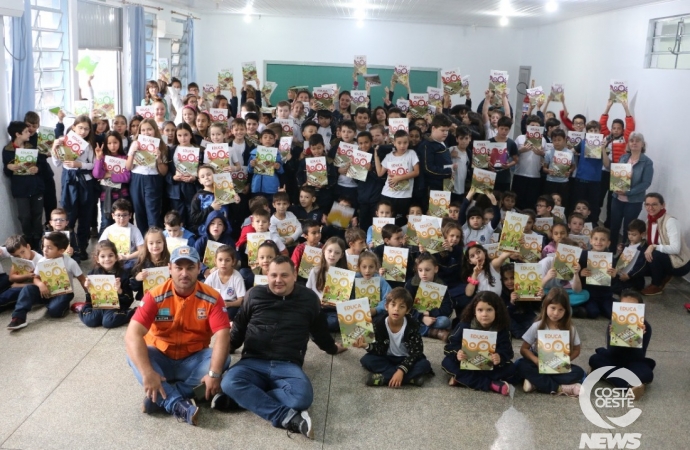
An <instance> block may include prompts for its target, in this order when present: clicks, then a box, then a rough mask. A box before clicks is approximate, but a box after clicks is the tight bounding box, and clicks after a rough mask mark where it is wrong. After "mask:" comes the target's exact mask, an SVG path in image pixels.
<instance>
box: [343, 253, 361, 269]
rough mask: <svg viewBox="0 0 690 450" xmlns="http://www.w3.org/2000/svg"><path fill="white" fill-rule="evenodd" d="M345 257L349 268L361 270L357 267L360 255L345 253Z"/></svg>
mask: <svg viewBox="0 0 690 450" xmlns="http://www.w3.org/2000/svg"><path fill="white" fill-rule="evenodd" d="M345 259H347V270H351V271H353V272H359V268H358V267H357V266H358V264H359V255H351V254H349V253H345Z"/></svg>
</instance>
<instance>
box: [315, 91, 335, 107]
mask: <svg viewBox="0 0 690 450" xmlns="http://www.w3.org/2000/svg"><path fill="white" fill-rule="evenodd" d="M312 95H313V96H314V104H315V107H316V110H317V111H323V110H330V109H331V107H332V106H333V90H332V89H328V88H323V87H315V88H314V91H313V93H312Z"/></svg>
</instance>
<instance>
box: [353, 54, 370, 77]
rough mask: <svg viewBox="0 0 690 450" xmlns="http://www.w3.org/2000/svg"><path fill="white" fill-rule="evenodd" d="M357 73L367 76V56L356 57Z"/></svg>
mask: <svg viewBox="0 0 690 450" xmlns="http://www.w3.org/2000/svg"><path fill="white" fill-rule="evenodd" d="M354 66H355V73H356V74H357V75H366V73H367V56H366V55H355V57H354Z"/></svg>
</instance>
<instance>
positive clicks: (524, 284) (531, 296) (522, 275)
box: [513, 261, 541, 301]
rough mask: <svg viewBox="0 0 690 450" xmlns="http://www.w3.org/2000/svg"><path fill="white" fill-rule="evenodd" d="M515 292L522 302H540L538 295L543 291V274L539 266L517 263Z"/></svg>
mask: <svg viewBox="0 0 690 450" xmlns="http://www.w3.org/2000/svg"><path fill="white" fill-rule="evenodd" d="M537 262H538V261H537ZM513 276H514V278H515V286H514V289H515V292H516V293H517V294H518V296H519V299H520V300H539V301H541V297H539V296H538V295H537V293H538V292H539V289H541V272H540V270H539V264H536V263H517V264H515V273H514V275H513Z"/></svg>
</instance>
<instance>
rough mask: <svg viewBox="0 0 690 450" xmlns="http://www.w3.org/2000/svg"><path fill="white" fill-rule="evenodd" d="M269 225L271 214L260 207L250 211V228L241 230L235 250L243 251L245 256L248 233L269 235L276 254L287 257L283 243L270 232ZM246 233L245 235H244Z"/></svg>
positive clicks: (275, 234) (273, 232)
mask: <svg viewBox="0 0 690 450" xmlns="http://www.w3.org/2000/svg"><path fill="white" fill-rule="evenodd" d="M270 223H271V213H270V212H268V211H266V210H265V209H263V208H262V207H260V206H259V207H255V208H254V210H253V211H252V224H251V227H245V228H243V229H242V234H241V236H240V240H238V241H237V249H238V250H240V251H244V252H245V254H246V247H247V244H246V238H247V234H249V233H270V236H271V240H273V242H274V243H275V245H276V246H277V247H278V253H279V254H281V255H285V256H287V255H288V251H287V247H285V244H284V243H283V241H282V239H280V236H278V233H276V231H275V230H272V229H271V227H270ZM245 231H246V233H245Z"/></svg>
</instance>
